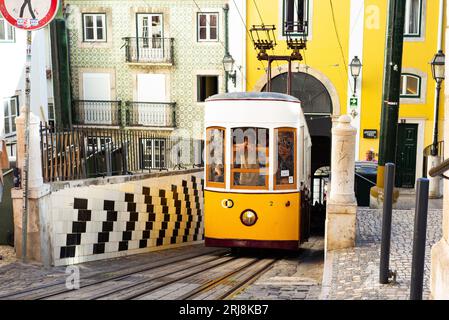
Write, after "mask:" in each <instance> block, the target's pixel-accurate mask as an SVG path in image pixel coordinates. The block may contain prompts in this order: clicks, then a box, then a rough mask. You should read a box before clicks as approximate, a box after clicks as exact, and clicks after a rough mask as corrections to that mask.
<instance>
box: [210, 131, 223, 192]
mask: <svg viewBox="0 0 449 320" xmlns="http://www.w3.org/2000/svg"><path fill="white" fill-rule="evenodd" d="M206 135H207V137H206V138H207V141H206V155H207V158H206V170H207V177H206V178H207V185H208V186H212V187H220V188H224V186H225V184H224V183H225V166H224V163H225V161H224V157H225V152H224V147H225V142H224V141H225V130H224V129H222V128H208V129H207V131H206Z"/></svg>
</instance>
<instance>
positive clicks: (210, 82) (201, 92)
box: [197, 76, 218, 102]
mask: <svg viewBox="0 0 449 320" xmlns="http://www.w3.org/2000/svg"><path fill="white" fill-rule="evenodd" d="M217 93H218V76H198V98H197V101H198V102H204V101H205V100H206V99H207V98H209V97H210V96H212V95H214V94H217Z"/></svg>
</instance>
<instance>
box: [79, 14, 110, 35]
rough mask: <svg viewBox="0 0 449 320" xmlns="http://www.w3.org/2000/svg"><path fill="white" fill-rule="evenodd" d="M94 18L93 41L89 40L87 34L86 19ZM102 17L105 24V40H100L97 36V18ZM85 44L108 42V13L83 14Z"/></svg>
mask: <svg viewBox="0 0 449 320" xmlns="http://www.w3.org/2000/svg"><path fill="white" fill-rule="evenodd" d="M89 16H90V17H92V21H93V33H94V38H93V39H87V32H86V17H89ZM98 16H100V17H101V18H102V22H103V27H102V28H103V38H101V39H99V38H98V34H97V29H98V27H97V17H98ZM82 17H83V42H107V33H106V32H107V26H106V23H107V21H106V13H83V14H82Z"/></svg>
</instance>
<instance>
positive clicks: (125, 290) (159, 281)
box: [47, 255, 236, 300]
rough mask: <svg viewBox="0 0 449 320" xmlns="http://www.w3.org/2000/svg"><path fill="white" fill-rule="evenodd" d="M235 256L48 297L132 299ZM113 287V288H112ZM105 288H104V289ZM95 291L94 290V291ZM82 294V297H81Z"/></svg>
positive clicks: (137, 274) (220, 263)
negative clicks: (84, 291)
mask: <svg viewBox="0 0 449 320" xmlns="http://www.w3.org/2000/svg"><path fill="white" fill-rule="evenodd" d="M235 259H236V258H235V257H231V256H228V255H225V256H222V257H219V258H217V257H213V258H210V259H207V260H206V261H199V262H197V263H196V264H195V265H193V266H175V267H174V268H168V269H165V270H160V271H159V272H157V270H153V271H155V273H154V274H152V275H148V276H147V278H146V279H143V280H137V281H132V280H131V281H129V282H127V281H126V279H114V280H111V281H108V282H110V283H107V282H105V288H102V287H96V288H93V290H91V291H90V292H86V293H84V296H83V292H81V291H80V290H81V289H80V290H76V291H72V292H68V293H66V294H65V297H64V294H63V295H62V296H59V297H58V296H52V297H47V298H52V299H61V298H68V299H70V298H71V297H73V298H76V299H80V298H81V299H86V300H116V299H120V300H130V299H133V298H135V297H137V296H140V295H142V294H145V293H148V292H150V291H154V290H158V289H160V288H162V287H164V286H167V285H169V284H171V283H174V282H176V281H179V280H180V279H184V278H187V277H190V276H192V274H191V273H192V272H204V271H205V270H209V269H213V268H216V267H217V266H220V265H222V264H225V263H227V262H229V261H232V260H235ZM186 267H189V269H186ZM186 272H187V273H188V275H187V276H181V277H178V278H175V279H172V280H168V279H167V278H171V277H173V276H175V275H176V274H178V273H180V274H182V273H186ZM142 276H143V275H141V274H139V273H136V274H133V275H131V276H130V277H134V278H136V277H142ZM111 287H112V288H111ZM103 289H104V290H103ZM92 291H93V292H92ZM98 291H99V292H98ZM80 295H81V297H80Z"/></svg>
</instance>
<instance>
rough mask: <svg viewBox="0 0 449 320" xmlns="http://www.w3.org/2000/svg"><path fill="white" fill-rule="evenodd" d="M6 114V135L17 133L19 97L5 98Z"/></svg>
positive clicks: (4, 107) (4, 108)
mask: <svg viewBox="0 0 449 320" xmlns="http://www.w3.org/2000/svg"><path fill="white" fill-rule="evenodd" d="M3 110H4V114H5V135H11V134H14V133H16V117H17V116H18V115H19V97H18V96H15V97H11V98H7V99H4V100H3Z"/></svg>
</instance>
